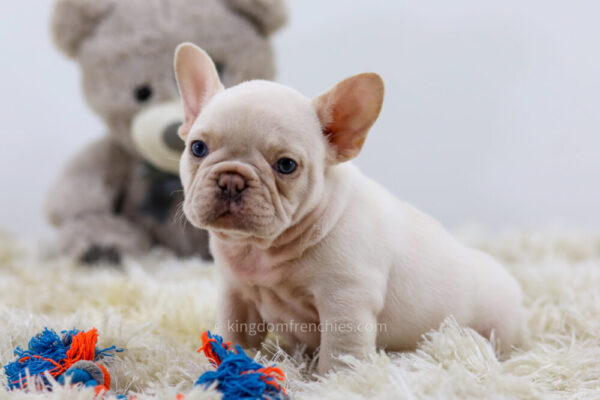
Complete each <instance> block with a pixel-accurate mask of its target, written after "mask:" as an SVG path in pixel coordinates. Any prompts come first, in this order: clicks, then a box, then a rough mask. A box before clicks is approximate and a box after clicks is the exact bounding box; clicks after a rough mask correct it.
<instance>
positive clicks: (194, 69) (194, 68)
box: [175, 43, 224, 140]
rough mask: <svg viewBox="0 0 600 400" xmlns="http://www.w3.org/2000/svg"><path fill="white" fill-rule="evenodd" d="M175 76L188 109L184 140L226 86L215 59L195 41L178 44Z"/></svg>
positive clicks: (182, 132)
mask: <svg viewBox="0 0 600 400" xmlns="http://www.w3.org/2000/svg"><path fill="white" fill-rule="evenodd" d="M175 76H176V77H177V85H178V86H179V93H180V94H181V98H182V100H183V111H184V113H185V121H184V123H183V125H181V127H180V128H179V136H181V138H182V139H183V140H185V138H186V137H187V135H188V133H189V132H190V129H191V128H192V125H193V124H194V122H195V121H196V118H198V115H200V111H202V109H203V108H204V107H205V106H206V104H207V103H208V101H209V100H210V99H211V98H212V97H213V96H214V95H215V94H217V93H219V92H220V91H222V90H223V89H224V87H223V85H222V84H221V80H220V79H219V74H218V73H217V68H216V67H215V64H214V62H213V60H212V59H211V58H210V56H209V55H208V54H206V52H205V51H204V50H202V49H201V48H200V47H198V46H195V45H193V44H192V43H183V44H180V45H179V47H177V50H176V51H175Z"/></svg>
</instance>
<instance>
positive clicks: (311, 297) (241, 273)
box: [175, 44, 521, 372]
mask: <svg viewBox="0 0 600 400" xmlns="http://www.w3.org/2000/svg"><path fill="white" fill-rule="evenodd" d="M175 69H176V73H177V81H178V84H179V88H180V92H181V95H182V98H183V103H184V109H185V123H184V125H183V126H182V127H181V129H180V134H181V136H182V138H183V139H184V140H185V142H186V150H185V152H184V155H183V158H182V160H181V179H182V182H183V186H184V189H185V204H184V212H185V215H186V216H187V218H188V219H189V220H190V221H191V223H192V224H194V225H195V226H197V227H199V228H205V229H208V230H209V231H210V238H211V239H210V246H211V250H212V253H213V255H214V258H215V262H216V264H217V266H218V268H219V269H220V270H221V272H222V274H223V275H224V282H225V288H224V290H223V299H222V301H220V302H219V303H218V304H219V305H220V307H221V308H220V309H219V310H218V318H219V326H220V327H221V332H220V333H221V334H222V335H223V336H224V337H225V338H226V339H227V340H231V341H233V342H236V343H240V344H242V345H243V346H256V345H258V344H259V343H260V341H261V339H262V338H263V336H264V332H260V333H257V334H255V335H252V334H251V333H255V332H249V331H250V330H251V327H252V326H253V325H252V324H257V323H260V322H265V321H266V322H269V323H273V324H277V325H274V326H277V327H278V331H279V332H280V333H283V334H285V335H286V336H288V338H290V339H291V340H292V341H295V342H301V343H305V344H307V345H308V347H309V348H310V349H315V348H317V347H319V346H320V349H321V351H320V359H319V365H318V368H319V371H320V372H325V371H327V370H329V369H330V368H331V367H332V366H335V365H336V364H337V363H338V362H339V361H338V360H337V358H336V357H335V356H336V355H338V354H351V355H354V356H357V357H362V356H364V355H366V354H367V353H369V352H372V351H374V350H375V349H376V347H380V348H385V349H389V350H404V349H413V348H415V346H416V344H417V342H418V340H419V338H420V337H421V335H422V334H423V333H425V332H427V331H429V330H431V329H436V328H438V326H439V325H440V322H442V320H443V319H444V318H446V317H447V316H450V315H453V316H454V317H455V318H456V320H457V321H458V322H459V323H461V324H463V325H465V326H470V327H472V328H474V329H476V330H477V331H478V332H480V333H481V334H483V335H485V336H488V337H489V336H490V334H491V332H492V331H493V332H495V337H496V338H498V339H499V341H500V343H501V346H502V348H504V349H506V348H509V347H510V346H511V345H512V344H514V343H515V341H516V340H517V339H518V333H519V327H520V320H521V290H520V288H519V285H518V284H517V282H516V281H515V280H514V279H513V278H512V277H511V276H510V275H509V274H508V273H507V272H506V271H505V269H504V268H503V267H502V265H500V264H499V263H498V262H496V261H495V260H493V259H492V258H491V257H489V256H488V255H486V254H484V253H482V252H480V251H477V250H473V249H470V248H468V247H466V246H464V245H463V244H461V243H460V242H458V241H457V240H456V239H455V238H454V237H452V236H451V235H450V234H449V233H448V232H447V231H446V230H444V228H443V227H442V226H441V225H440V224H439V223H438V222H436V221H435V220H434V219H433V218H431V217H430V216H428V215H426V214H424V213H422V212H420V211H418V210H417V209H415V208H414V207H412V206H410V205H409V204H406V203H404V202H402V201H400V200H398V199H396V198H395V197H394V196H393V195H391V194H390V193H389V192H388V191H387V190H386V189H384V188H383V187H382V186H380V185H379V184H377V183H376V182H374V181H372V180H371V179H369V178H367V177H365V176H364V175H362V174H361V173H360V172H359V170H358V169H357V168H355V167H354V166H352V165H351V164H349V163H347V162H346V161H348V160H350V159H352V158H353V157H355V156H356V155H357V154H358V153H359V151H360V149H361V147H362V145H363V143H364V141H365V138H366V136H367V132H368V131H369V128H370V127H371V125H373V123H374V122H375V120H376V119H377V116H378V114H379V111H380V109H381V105H382V102H383V91H384V90H383V82H382V80H381V78H380V77H379V76H378V75H376V74H373V73H365V74H360V75H356V76H352V77H350V78H348V79H346V80H344V81H342V82H340V83H339V84H337V85H336V86H335V87H333V88H332V89H331V90H329V91H327V92H325V93H324V94H322V95H320V96H319V97H317V98H316V99H312V100H311V99H309V98H307V97H305V96H303V95H301V94H300V93H298V92H297V91H295V90H293V89H291V88H288V87H286V86H283V85H280V84H277V83H273V82H266V81H250V82H245V83H242V84H240V85H237V86H234V87H232V88H230V89H227V90H225V89H224V88H223V86H222V85H221V83H220V81H219V76H218V74H217V71H216V69H215V66H214V64H213V62H212V60H211V59H210V58H209V56H208V55H207V54H206V53H205V52H204V51H202V50H201V49H199V48H197V47H195V46H194V45H192V44H183V45H181V46H180V47H179V48H178V50H177V55H176V61H175ZM319 324H320V325H319ZM254 326H255V327H256V326H257V325H254ZM316 327H318V328H316Z"/></svg>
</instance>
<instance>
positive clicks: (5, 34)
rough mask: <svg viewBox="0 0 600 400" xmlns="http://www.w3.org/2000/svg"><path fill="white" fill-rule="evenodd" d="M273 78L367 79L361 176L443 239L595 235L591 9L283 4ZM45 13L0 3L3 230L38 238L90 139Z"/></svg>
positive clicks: (516, 4)
mask: <svg viewBox="0 0 600 400" xmlns="http://www.w3.org/2000/svg"><path fill="white" fill-rule="evenodd" d="M122 1H124V0H122ZM290 2H291V14H292V19H291V23H290V25H289V26H288V27H287V28H286V30H285V31H283V32H281V33H280V34H279V35H277V37H276V38H275V45H276V48H277V54H278V66H279V71H280V73H279V80H280V81H281V82H283V83H286V84H289V85H292V86H294V87H296V88H297V89H299V90H300V91H302V92H304V93H306V94H307V95H310V96H314V95H316V94H318V93H320V92H321V91H323V90H325V89H327V88H328V87H330V86H331V85H333V84H334V83H335V82H337V81H338V80H340V79H342V78H344V77H346V76H347V75H350V74H354V73H358V72H363V71H376V72H378V73H380V74H381V75H382V76H383V78H384V80H385V82H386V85H387V86H386V101H385V105H384V108H383V112H382V114H381V117H380V120H379V122H378V123H377V124H376V125H375V127H374V129H373V130H372V131H371V135H370V137H369V139H368V140H367V143H366V145H365V149H364V152H363V154H361V156H360V157H359V158H358V160H357V163H358V164H359V165H360V166H361V168H362V169H363V170H364V171H365V172H366V173H367V174H369V175H370V176H372V177H373V178H375V179H376V180H378V181H380V182H382V183H383V184H385V185H386V186H388V187H389V188H390V190H392V191H393V192H394V193H396V194H397V195H398V196H400V197H402V198H403V199H406V200H408V201H410V202H412V203H413V204H415V205H416V206H417V207H419V208H421V209H423V210H425V211H428V212H429V213H431V214H433V215H434V216H436V217H437V218H439V219H440V220H442V221H443V222H444V223H445V224H446V225H447V226H449V227H451V228H453V227H456V226H459V225H461V224H463V223H465V222H469V221H478V222H481V223H482V224H484V226H487V227H488V228H491V229H497V228H502V227H539V226H546V225H548V224H551V223H556V222H557V221H558V222H560V223H562V224H565V225H569V226H574V227H583V228H586V229H590V230H598V227H599V226H600V212H599V211H598V208H599V205H600V184H599V183H600V179H599V178H600V157H599V153H600V46H599V44H600V43H599V39H600V23H598V17H599V15H600V2H598V1H594V0H588V1H577V0H573V1H554V0H527V1H522V0H503V1H496V2H481V1H478V0H455V1H452V2H450V1H447V2H446V1H444V2H437V1H436V2H434V1H424V0H412V1H408V2H407V1H400V0H393V1H392V0H378V1H375V0H361V1H348V0H335V1H334V0H291V1H290ZM51 4H52V2H51V1H48V0H46V1H43V2H37V1H36V2H31V1H3V2H2V5H0V40H1V45H2V48H1V51H0V68H1V72H2V73H1V74H0V84H1V86H0V89H1V96H2V97H1V98H0V110H2V111H1V112H2V121H1V128H0V132H1V136H0V138H1V141H0V230H8V231H10V232H14V233H18V234H26V235H47V234H48V233H49V232H50V230H49V228H48V227H47V226H46V223H45V221H44V217H43V213H42V204H43V199H44V196H45V193H46V191H47V189H48V187H49V185H50V184H51V182H52V180H53V179H54V178H55V176H56V175H57V173H58V171H59V170H60V168H61V166H62V165H63V164H64V162H65V161H66V160H67V159H68V158H69V157H70V156H71V155H72V154H73V153H74V152H75V151H76V150H77V149H79V148H81V147H82V146H83V145H84V144H85V143H87V142H89V141H90V140H92V139H93V138H94V137H96V136H98V135H100V134H101V133H102V131H103V128H102V124H101V122H100V121H99V120H98V119H97V118H96V117H95V116H94V115H93V114H92V113H91V111H90V110H89V109H88V108H87V106H86V105H85V104H84V101H83V99H82V96H81V95H80V91H79V82H78V79H79V78H78V70H77V68H76V66H75V65H73V64H72V63H71V62H70V61H68V60H66V59H65V58H63V57H62V56H61V55H60V54H59V53H58V52H57V51H56V50H55V49H54V48H53V46H52V44H51V41H50V35H49V33H48V18H49V13H50V8H51Z"/></svg>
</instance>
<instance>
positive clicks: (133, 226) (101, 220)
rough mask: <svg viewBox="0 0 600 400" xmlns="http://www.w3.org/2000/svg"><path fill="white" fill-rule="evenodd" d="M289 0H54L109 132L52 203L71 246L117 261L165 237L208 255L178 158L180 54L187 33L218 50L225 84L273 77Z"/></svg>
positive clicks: (74, 166) (57, 33)
mask: <svg viewBox="0 0 600 400" xmlns="http://www.w3.org/2000/svg"><path fill="white" fill-rule="evenodd" d="M286 16H287V13H286V7H285V4H284V3H283V0H57V1H56V3H55V5H54V12H53V18H52V32H53V35H54V39H55V42H56V44H57V46H58V47H59V48H60V49H61V50H62V51H63V52H64V53H65V54H66V55H67V56H69V57H71V58H72V59H74V60H75V61H77V62H78V64H79V66H80V68H81V78H82V83H83V91H84V94H85V98H86V100H87V102H88V103H89V105H90V106H91V107H92V109H93V110H94V111H95V112H96V113H97V114H98V115H99V116H100V117H101V118H102V119H103V120H104V122H105V123H106V126H107V130H108V132H107V134H106V135H105V136H104V137H102V138H101V139H100V140H97V141H96V142H94V143H92V144H90V145H89V146H88V147H87V148H85V149H83V150H82V151H81V152H80V153H79V154H77V155H76V156H75V157H74V158H73V159H72V160H71V161H70V162H69V163H68V165H67V166H66V168H65V170H64V171H63V173H62V174H61V176H60V177H59V178H58V181H57V182H56V184H55V185H54V186H53V187H52V189H51V191H50V193H49V197H48V202H47V213H48V216H49V219H50V221H51V223H52V224H53V225H54V226H56V227H57V229H58V234H59V247H60V251H61V252H62V253H63V254H66V255H68V256H71V257H75V258H76V259H78V260H80V261H82V262H85V263H95V262H112V263H119V262H120V260H121V257H122V256H123V255H125V254H127V255H139V254H142V253H143V252H146V251H147V250H149V249H150V248H151V247H152V246H155V245H160V246H164V247H166V248H169V249H171V250H173V251H174V252H175V253H176V254H177V255H179V256H191V255H200V256H202V257H203V258H209V257H210V255H209V251H208V236H207V234H206V232H204V231H201V230H198V229H195V228H193V227H191V226H190V225H189V224H186V223H185V221H184V219H183V218H182V216H181V215H180V211H179V210H178V206H179V205H180V203H181V201H182V196H183V194H182V192H181V190H180V183H179V179H178V177H177V163H178V158H179V154H180V153H181V151H182V149H183V143H182V142H181V140H180V139H179V138H178V137H177V128H178V126H179V124H180V123H181V121H182V120H181V111H180V109H181V107H180V106H179V105H178V103H177V100H178V93H177V85H176V82H175V78H174V74H173V68H172V63H173V54H174V51H175V48H176V46H177V45H178V44H179V43H181V42H185V41H190V42H194V43H196V44H197V45H199V46H201V47H202V48H204V49H205V50H206V51H207V52H208V53H209V54H210V55H211V57H212V58H213V59H214V60H216V63H217V65H218V68H219V73H220V75H221V79H222V81H223V83H224V84H225V85H227V86H231V85H235V84H237V83H239V82H242V81H244V80H249V79H272V78H273V77H274V72H275V71H274V70H275V69H274V60H273V51H272V47H271V44H270V42H269V37H270V35H271V34H272V33H273V32H274V31H276V30H277V29H278V28H280V27H281V26H282V25H283V24H284V23H285V21H286Z"/></svg>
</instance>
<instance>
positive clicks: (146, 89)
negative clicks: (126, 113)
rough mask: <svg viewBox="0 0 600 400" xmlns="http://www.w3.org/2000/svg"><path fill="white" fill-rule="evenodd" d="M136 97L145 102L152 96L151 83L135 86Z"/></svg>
mask: <svg viewBox="0 0 600 400" xmlns="http://www.w3.org/2000/svg"><path fill="white" fill-rule="evenodd" d="M134 94H135V99H136V100H137V101H138V102H140V103H145V102H147V101H148V100H150V98H151V97H152V88H151V87H150V86H149V85H141V86H138V87H137V88H135V93H134Z"/></svg>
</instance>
